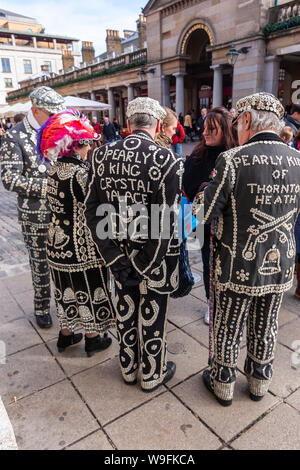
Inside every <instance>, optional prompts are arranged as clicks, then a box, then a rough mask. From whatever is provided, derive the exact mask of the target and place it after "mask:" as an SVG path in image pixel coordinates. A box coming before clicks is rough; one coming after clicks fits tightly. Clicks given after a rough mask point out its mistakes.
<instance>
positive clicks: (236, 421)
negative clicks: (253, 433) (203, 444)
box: [172, 374, 280, 442]
mask: <svg viewBox="0 0 300 470" xmlns="http://www.w3.org/2000/svg"><path fill="white" fill-rule="evenodd" d="M172 392H173V393H175V395H176V396H178V397H179V398H180V399H181V400H182V401H183V402H184V403H185V404H186V405H187V406H188V407H189V408H190V409H192V410H193V412H195V413H196V414H197V415H198V416H199V417H200V418H201V420H203V421H204V422H205V423H206V424H207V425H208V426H209V427H210V428H211V429H213V430H214V431H215V432H216V434H217V435H218V436H219V437H221V438H222V439H223V440H224V441H225V442H228V441H230V440H231V439H233V438H234V436H236V435H237V434H238V433H240V432H241V431H242V430H243V429H245V428H246V427H247V426H249V425H250V424H251V423H253V422H254V421H255V420H256V419H258V418H259V417H260V416H261V415H262V414H263V413H265V412H266V411H267V410H268V409H270V408H271V407H273V406H274V405H276V404H277V403H279V402H280V399H279V398H277V397H274V396H272V395H271V394H270V393H269V394H267V395H266V396H265V398H264V399H263V400H262V401H260V402H253V401H251V400H250V398H249V392H248V384H247V381H246V379H245V377H243V376H238V379H237V383H236V386H235V390H234V400H233V404H232V405H231V406H229V407H227V408H225V407H223V406H221V405H220V404H219V403H218V402H217V401H216V399H215V397H214V396H213V395H212V394H211V393H210V392H209V391H208V390H207V389H206V387H205V385H204V384H203V381H202V374H198V375H196V376H194V377H192V378H190V379H188V380H187V381H186V382H183V383H182V384H180V385H178V386H176V387H174V388H173V389H172Z"/></svg>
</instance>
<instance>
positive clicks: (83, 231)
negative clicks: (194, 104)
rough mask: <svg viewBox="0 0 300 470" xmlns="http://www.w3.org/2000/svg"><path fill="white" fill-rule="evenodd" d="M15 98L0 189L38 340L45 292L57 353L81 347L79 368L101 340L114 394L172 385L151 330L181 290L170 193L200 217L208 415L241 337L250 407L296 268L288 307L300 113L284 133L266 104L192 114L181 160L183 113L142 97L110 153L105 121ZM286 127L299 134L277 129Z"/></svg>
mask: <svg viewBox="0 0 300 470" xmlns="http://www.w3.org/2000/svg"><path fill="white" fill-rule="evenodd" d="M30 98H31V101H32V108H31V110H30V111H29V113H28V114H27V116H25V117H24V119H22V120H21V122H19V123H18V124H17V125H15V126H14V127H11V128H10V129H8V130H7V131H6V132H5V134H4V135H3V136H2V142H1V148H0V154H1V178H2V182H3V185H4V187H5V188H6V189H7V190H9V191H14V192H16V193H17V195H18V214H19V215H18V217H19V222H20V224H21V228H22V232H23V235H24V240H25V244H26V247H27V249H28V253H29V259H30V266H31V271H32V281H33V287H34V313H35V317H36V321H37V324H38V326H39V327H40V328H50V327H51V326H52V318H51V314H50V299H51V286H50V284H51V281H50V279H52V284H53V289H54V298H55V302H56V314H57V317H58V320H59V326H60V331H59V336H58V341H57V348H58V351H59V352H60V353H63V352H64V351H65V350H66V349H67V348H69V347H70V346H73V345H75V344H77V343H79V342H81V341H82V340H83V334H82V332H81V331H83V332H84V335H85V336H84V340H85V351H86V354H87V355H88V356H89V357H90V356H91V355H93V354H95V353H97V352H100V351H103V350H104V349H106V348H108V347H110V345H111V338H110V336H109V335H108V331H109V330H110V329H112V328H116V329H117V332H118V342H119V358H120V368H121V375H122V379H123V380H124V382H125V383H126V384H127V385H132V386H133V385H135V384H136V383H137V380H138V378H139V372H140V374H141V375H140V386H141V389H142V391H143V392H145V393H148V392H153V391H154V390H156V389H157V388H158V387H160V386H161V385H162V384H165V383H166V382H168V381H169V380H170V379H171V378H172V377H173V376H174V374H175V373H176V364H175V363H174V362H172V361H168V358H167V349H166V344H167V342H166V325H167V313H168V302H169V298H170V295H172V294H173V293H174V292H175V291H176V290H177V289H178V285H179V283H180V281H181V279H180V275H179V273H180V272H181V270H180V269H179V263H180V262H181V261H180V260H181V257H180V253H181V247H182V240H181V239H180V237H179V236H178V232H177V220H178V211H177V209H176V208H179V207H180V201H181V197H182V194H184V195H185V196H186V197H187V198H188V200H189V202H190V204H192V207H193V213H194V216H195V217H198V218H199V217H200V216H199V214H200V213H201V210H202V209H203V205H204V219H201V224H202V225H204V240H203V244H202V248H201V252H202V260H203V277H204V286H205V293H206V297H207V306H208V308H207V312H206V314H205V318H204V321H205V323H206V324H209V325H210V335H211V336H210V338H211V344H210V350H211V355H210V365H209V368H208V369H207V370H206V371H205V372H204V373H203V381H204V383H205V385H206V387H207V389H208V390H209V391H210V392H211V393H212V394H213V395H214V397H215V398H216V399H217V401H218V402H219V403H220V404H221V405H223V406H229V405H231V403H232V400H233V393H234V385H235V381H236V371H237V361H238V354H239V345H240V342H241V338H242V333H243V327H244V325H245V324H247V359H246V362H245V372H246V375H247V379H248V382H249V393H250V398H251V399H252V400H254V401H260V400H261V399H262V398H263V397H264V395H265V394H266V393H267V391H268V388H269V386H270V382H271V380H272V375H273V361H274V355H275V347H276V339H277V330H278V314H279V311H280V306H281V302H282V298H283V294H284V292H286V291H287V290H289V289H291V287H292V285H293V281H294V274H295V266H296V270H297V282H298V285H297V289H296V292H295V295H296V297H297V298H298V299H300V227H299V225H300V221H299V210H300V184H299V181H300V153H299V152H298V150H297V149H296V148H293V146H295V144H296V143H297V135H298V132H299V128H300V121H299V119H300V112H299V113H298V111H299V109H298V108H297V107H295V108H292V110H291V114H289V115H288V116H287V117H286V122H285V123H284V121H283V119H284V109H283V107H282V105H281V103H280V102H279V101H278V100H277V98H275V97H274V96H273V95H270V94H268V93H256V94H253V95H251V96H247V97H245V98H243V99H241V100H239V101H238V102H237V104H236V110H231V111H228V110H226V109H225V108H223V107H218V108H213V109H210V110H207V109H203V110H202V112H201V117H200V118H199V119H198V121H197V123H196V131H197V132H198V135H199V138H200V140H199V143H197V145H196V146H195V148H194V150H193V152H192V154H191V155H190V156H188V158H186V159H184V158H182V157H183V151H182V144H183V142H184V139H185V136H186V135H187V136H189V137H190V138H191V140H193V135H192V131H191V129H192V127H193V123H192V120H191V113H187V115H186V116H185V118H184V119H183V120H182V116H177V115H176V113H175V112H174V111H173V110H171V109H169V108H166V107H163V106H161V105H160V103H159V102H157V101H155V100H153V99H151V98H136V99H134V100H132V101H131V102H130V103H129V104H128V109H127V119H128V121H127V128H128V134H129V135H128V136H127V137H125V138H124V139H122V137H121V128H120V126H119V124H118V122H117V121H116V120H114V122H113V123H111V122H110V121H109V119H108V118H105V119H104V123H103V126H101V125H100V124H99V123H98V122H97V119H96V118H93V119H92V123H91V122H90V121H89V120H88V119H87V118H86V117H84V116H83V115H81V114H80V113H79V112H78V111H76V110H74V109H68V110H66V109H65V108H64V99H63V98H62V97H61V96H60V95H59V94H58V93H56V92H55V91H54V90H52V89H51V88H48V87H39V88H36V89H35V90H33V91H32V93H31V95H30ZM295 122H296V123H298V124H297V125H299V126H298V128H297V126H295V128H294V127H293V126H290V125H289V123H290V124H293V125H294V123H295ZM284 124H285V126H284ZM289 129H291V130H292V134H293V135H292V137H291V138H289V136H290V131H289ZM100 136H105V143H104V144H102V142H101V143H99V142H100ZM291 140H293V142H292V144H291V142H290V141H291ZM91 146H94V151H93V155H92V158H91V163H89V162H88V153H89V152H90V151H91ZM170 208H172V209H173V208H175V210H170ZM297 220H298V222H297V224H296V221H297ZM295 227H296V228H295ZM295 233H296V244H295ZM185 262H186V260H185ZM295 263H296V264H295ZM79 330H81V331H79ZM212 345H213V348H211V347H212Z"/></svg>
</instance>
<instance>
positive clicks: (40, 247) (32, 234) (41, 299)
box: [22, 223, 51, 315]
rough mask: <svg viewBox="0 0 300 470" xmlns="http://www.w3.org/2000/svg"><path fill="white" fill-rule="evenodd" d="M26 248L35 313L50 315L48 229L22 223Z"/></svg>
mask: <svg viewBox="0 0 300 470" xmlns="http://www.w3.org/2000/svg"><path fill="white" fill-rule="evenodd" d="M22 232H23V237H24V242H25V246H26V248H27V250H28V254H29V262H30V267H31V276H32V284H33V289H34V313H35V314H36V315H45V314H47V313H50V299H51V290H50V269H49V266H48V261H47V252H46V246H47V236H48V228H40V227H37V226H35V225H33V224H24V223H22Z"/></svg>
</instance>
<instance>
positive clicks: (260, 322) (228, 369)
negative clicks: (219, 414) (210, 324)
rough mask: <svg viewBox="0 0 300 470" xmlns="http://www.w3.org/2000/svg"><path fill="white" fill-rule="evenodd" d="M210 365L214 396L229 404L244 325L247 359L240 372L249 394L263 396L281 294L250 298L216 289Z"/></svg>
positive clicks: (276, 329)
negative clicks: (211, 362) (242, 374)
mask: <svg viewBox="0 0 300 470" xmlns="http://www.w3.org/2000/svg"><path fill="white" fill-rule="evenodd" d="M215 294H216V298H215V314H214V361H213V365H212V370H211V379H212V386H213V388H214V392H215V394H216V395H217V396H218V397H219V398H221V399H223V400H231V399H232V397H233V391H234V385H235V381H236V373H237V361H238V356H239V345H240V342H241V340H242V334H243V329H244V326H245V324H246V322H247V358H246V361H245V366H244V371H245V373H246V375H247V379H248V382H249V386H250V392H251V393H252V394H253V395H256V396H263V395H264V394H265V393H266V392H267V391H268V389H269V386H270V383H271V380H272V375H273V361H274V353H275V347H276V341H277V331H278V313H279V310H280V307H281V302H282V297H283V294H267V295H264V296H262V297H257V296H255V297H251V296H248V295H244V294H237V293H235V292H233V291H231V290H229V289H228V290H226V291H224V292H223V291H219V290H218V289H216V292H215Z"/></svg>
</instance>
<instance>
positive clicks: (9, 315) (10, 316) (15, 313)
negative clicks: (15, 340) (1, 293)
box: [0, 297, 24, 326]
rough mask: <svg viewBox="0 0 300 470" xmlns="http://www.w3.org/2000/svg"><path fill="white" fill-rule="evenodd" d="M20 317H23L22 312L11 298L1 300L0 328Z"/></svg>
mask: <svg viewBox="0 0 300 470" xmlns="http://www.w3.org/2000/svg"><path fill="white" fill-rule="evenodd" d="M22 317H24V312H23V310H22V309H21V308H20V307H19V305H18V304H17V302H16V301H15V300H14V299H13V298H12V297H10V298H9V299H7V300H3V299H2V298H1V305H0V326H3V325H5V324H6V323H8V322H11V321H13V320H17V319H18V318H22Z"/></svg>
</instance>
